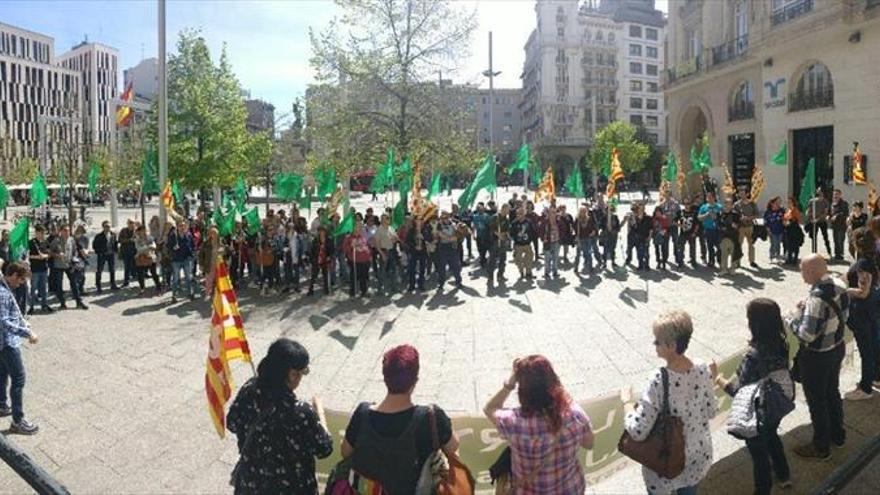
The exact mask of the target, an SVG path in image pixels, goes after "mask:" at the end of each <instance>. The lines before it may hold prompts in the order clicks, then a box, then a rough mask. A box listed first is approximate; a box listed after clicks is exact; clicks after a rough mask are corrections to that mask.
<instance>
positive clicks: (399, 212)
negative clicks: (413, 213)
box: [391, 189, 408, 229]
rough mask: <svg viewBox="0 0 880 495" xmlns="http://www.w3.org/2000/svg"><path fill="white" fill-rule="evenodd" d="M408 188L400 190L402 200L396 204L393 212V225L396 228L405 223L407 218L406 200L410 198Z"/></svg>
mask: <svg viewBox="0 0 880 495" xmlns="http://www.w3.org/2000/svg"><path fill="white" fill-rule="evenodd" d="M407 192H408V190H407V189H403V190H401V191H400V201H398V202H397V204H396V205H395V206H394V211H393V212H391V226H392V227H394V228H395V229H399V228H400V226H401V225H403V221H404V220H405V219H406V202H407V200H408V194H407Z"/></svg>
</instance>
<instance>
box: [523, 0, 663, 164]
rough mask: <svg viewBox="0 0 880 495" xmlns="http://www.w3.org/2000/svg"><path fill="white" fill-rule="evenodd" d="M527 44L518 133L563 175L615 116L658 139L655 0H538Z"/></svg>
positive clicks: (659, 60) (659, 25)
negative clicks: (521, 128)
mask: <svg viewBox="0 0 880 495" xmlns="http://www.w3.org/2000/svg"><path fill="white" fill-rule="evenodd" d="M535 14H536V20H537V26H536V28H535V30H534V31H532V33H531V35H530V36H529V38H528V41H526V44H525V55H526V58H525V63H524V67H523V72H522V75H521V78H522V85H523V89H522V102H521V113H522V126H523V139H524V140H525V141H526V142H527V143H529V144H530V145H531V147H532V148H533V149H534V150H536V153H537V154H538V156H539V157H540V158H541V161H542V163H544V164H552V165H553V167H554V168H555V169H556V170H557V172H558V173H561V174H562V175H561V176H560V177H559V178H563V177H564V175H566V174H567V173H568V171H570V170H571V168H572V167H573V165H574V163H576V161H578V160H581V159H582V158H583V157H584V155H585V154H586V152H587V150H588V148H589V146H590V145H591V144H592V138H593V135H595V133H596V132H598V131H599V130H600V129H601V128H602V127H604V126H605V125H607V124H609V123H611V122H614V121H615V120H626V121H630V122H633V123H635V124H637V125H641V126H643V127H645V128H646V131H647V133H648V134H649V135H650V136H652V137H653V139H655V140H656V142H657V144H659V145H661V146H663V145H665V141H666V131H665V125H666V124H665V118H664V117H665V105H664V103H663V101H662V100H663V98H662V94H661V93H660V78H661V72H662V64H663V55H662V49H661V48H662V45H663V40H664V39H665V20H664V18H663V14H662V13H661V12H660V11H658V10H656V9H655V8H654V2H653V0H603V1H601V2H599V1H589V2H584V3H580V2H578V0H538V1H537V3H536V5H535Z"/></svg>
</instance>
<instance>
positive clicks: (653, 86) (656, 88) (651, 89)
mask: <svg viewBox="0 0 880 495" xmlns="http://www.w3.org/2000/svg"><path fill="white" fill-rule="evenodd" d="M659 92H660V85H659V84H658V83H655V82H649V83H648V93H659Z"/></svg>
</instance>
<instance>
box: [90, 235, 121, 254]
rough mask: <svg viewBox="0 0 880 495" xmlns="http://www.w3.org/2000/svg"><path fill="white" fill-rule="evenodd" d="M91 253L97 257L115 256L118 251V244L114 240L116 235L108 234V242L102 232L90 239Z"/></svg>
mask: <svg viewBox="0 0 880 495" xmlns="http://www.w3.org/2000/svg"><path fill="white" fill-rule="evenodd" d="M92 251H94V252H95V254H97V255H102V256H103V255H105V254H116V253H117V252H118V251H119V242H118V241H117V240H116V234H114V233H113V232H110V240H109V242H108V240H107V236H106V235H104V232H100V233H98V234H97V235H95V238H94V239H92Z"/></svg>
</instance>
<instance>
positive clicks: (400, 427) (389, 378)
mask: <svg viewBox="0 0 880 495" xmlns="http://www.w3.org/2000/svg"><path fill="white" fill-rule="evenodd" d="M382 375H383V378H384V380H385V386H386V387H387V389H388V393H387V395H386V396H385V398H384V399H383V400H382V402H380V403H378V404H370V403H367V402H364V403H361V404H360V405H359V406H358V408H357V409H356V410H355V412H354V414H353V415H352V417H351V420H350V421H349V423H348V427H346V429H345V439H344V440H343V442H342V457H343V458H344V459H345V461H343V462H350V468H351V469H352V470H353V471H355V473H357V474H358V476H360V477H361V478H362V479H366V480H370V481H369V482H367V483H369V484H372V486H376V485H378V486H379V487H381V490H382V491H381V492H379V491H375V490H374V491H372V492H370V493H383V494H386V495H412V494H414V493H417V490H416V487H417V485H418V484H419V480H420V478H421V477H422V475H423V470H424V469H423V468H424V467H425V463H426V462H427V461H428V460H429V459H430V458H431V457H432V454H434V453H435V452H436V448H435V446H436V447H439V449H440V450H442V451H443V453H444V454H445V455H446V456H448V457H449V458H457V454H456V451H457V450H458V437H457V436H456V435H455V432H453V431H452V422H451V421H450V419H449V417H448V416H447V415H446V413H445V412H444V411H443V409H441V408H439V407H437V406H417V405H415V404H413V402H412V394H413V391H414V390H415V386H416V382H418V377H419V352H418V351H417V350H416V349H415V348H414V347H412V346H410V345H405V344H404V345H400V346H397V347H394V348H392V349H391V350H389V351H388V352H386V353H385V356H384V357H383V358H382ZM432 416H433V418H432ZM376 490H378V489H376Z"/></svg>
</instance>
